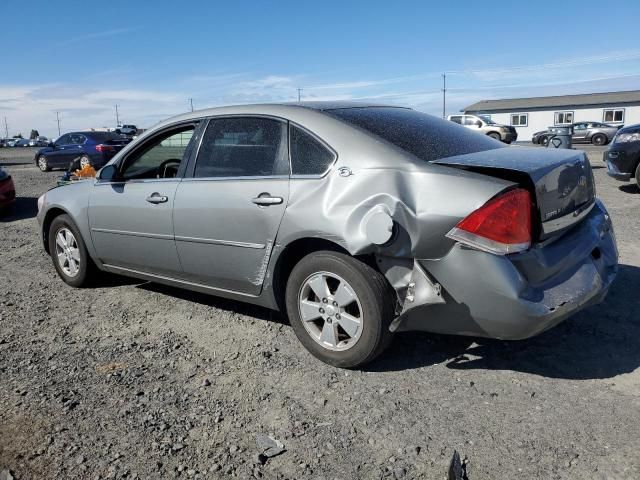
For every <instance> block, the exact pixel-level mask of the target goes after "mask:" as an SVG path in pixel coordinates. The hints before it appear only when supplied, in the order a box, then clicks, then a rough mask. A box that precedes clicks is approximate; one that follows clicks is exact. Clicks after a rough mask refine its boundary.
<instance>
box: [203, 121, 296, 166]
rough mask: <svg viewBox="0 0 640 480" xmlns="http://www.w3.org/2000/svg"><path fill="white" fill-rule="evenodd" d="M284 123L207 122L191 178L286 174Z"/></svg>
mask: <svg viewBox="0 0 640 480" xmlns="http://www.w3.org/2000/svg"><path fill="white" fill-rule="evenodd" d="M286 132H287V131H286V124H285V123H283V122H280V121H278V120H272V119H269V118H243V117H237V118H221V119H214V120H211V121H210V122H209V125H208V127H207V131H206V132H205V134H204V137H203V138H202V145H201V146H200V152H199V153H198V158H197V160H196V168H195V172H194V177H199V178H208V177H264V176H272V175H286V174H288V170H289V169H288V161H287V155H286V152H287V149H286V145H287V142H286Z"/></svg>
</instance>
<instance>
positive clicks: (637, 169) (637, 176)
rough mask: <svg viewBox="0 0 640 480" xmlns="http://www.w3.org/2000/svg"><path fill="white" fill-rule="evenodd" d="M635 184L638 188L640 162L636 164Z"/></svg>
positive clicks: (639, 183)
mask: <svg viewBox="0 0 640 480" xmlns="http://www.w3.org/2000/svg"><path fill="white" fill-rule="evenodd" d="M636 185H638V188H640V162H639V163H638V165H637V166H636Z"/></svg>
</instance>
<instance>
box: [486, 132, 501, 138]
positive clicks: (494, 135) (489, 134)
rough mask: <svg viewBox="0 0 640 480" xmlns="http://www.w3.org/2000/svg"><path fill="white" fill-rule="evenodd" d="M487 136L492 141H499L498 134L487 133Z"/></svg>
mask: <svg viewBox="0 0 640 480" xmlns="http://www.w3.org/2000/svg"><path fill="white" fill-rule="evenodd" d="M487 135H488V136H489V137H491V138H493V139H494V140H500V134H499V133H498V132H491V133H487Z"/></svg>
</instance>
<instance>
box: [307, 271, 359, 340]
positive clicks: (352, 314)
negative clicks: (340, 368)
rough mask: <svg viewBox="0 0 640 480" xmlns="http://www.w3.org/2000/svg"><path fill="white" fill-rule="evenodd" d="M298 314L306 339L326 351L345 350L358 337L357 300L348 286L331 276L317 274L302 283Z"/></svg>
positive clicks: (337, 276)
mask: <svg viewBox="0 0 640 480" xmlns="http://www.w3.org/2000/svg"><path fill="white" fill-rule="evenodd" d="M298 311H299V313H300V319H301V320H302V324H303V325H304V328H305V330H306V331H307V333H308V334H309V336H310V337H311V338H312V339H313V340H314V341H315V342H316V343H318V344H319V345H321V346H322V347H324V348H326V349H328V350H333V351H344V350H348V349H350V348H351V347H353V346H354V345H355V344H356V343H357V342H358V339H359V338H360V336H361V335H362V322H363V315H362V305H361V304H360V300H359V299H358V296H357V295H356V293H355V291H354V290H353V288H352V287H351V285H349V284H348V283H347V282H346V281H345V280H344V279H343V278H342V277H340V276H339V275H336V274H334V273H330V272H317V273H314V274H313V275H310V276H309V277H308V278H307V279H306V280H305V281H304V282H303V284H302V287H301V288H300V292H299V295H298Z"/></svg>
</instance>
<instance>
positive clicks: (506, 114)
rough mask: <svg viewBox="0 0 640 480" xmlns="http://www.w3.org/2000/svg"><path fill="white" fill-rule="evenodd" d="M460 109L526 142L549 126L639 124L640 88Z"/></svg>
mask: <svg viewBox="0 0 640 480" xmlns="http://www.w3.org/2000/svg"><path fill="white" fill-rule="evenodd" d="M463 111H464V113H470V114H474V115H481V116H483V117H489V118H490V119H491V120H493V121H494V122H496V123H501V124H503V125H513V126H514V127H516V130H517V131H518V141H529V140H531V136H532V135H533V134H534V133H535V132H539V131H540V130H545V129H546V128H547V127H550V126H559V125H568V124H571V123H575V122H588V121H591V122H603V123H609V124H611V125H623V124H624V125H632V124H634V123H640V90H632V91H627V92H607V93H589V94H584V95H561V96H556V97H532V98H508V99H504V100H482V101H480V102H477V103H474V104H473V105H469V106H468V107H466V108H465V109H464V110H463Z"/></svg>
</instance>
